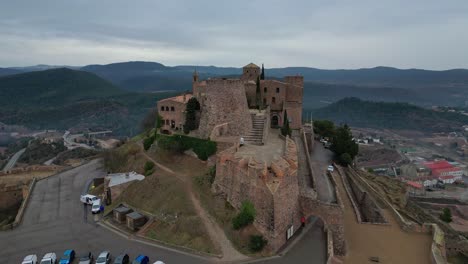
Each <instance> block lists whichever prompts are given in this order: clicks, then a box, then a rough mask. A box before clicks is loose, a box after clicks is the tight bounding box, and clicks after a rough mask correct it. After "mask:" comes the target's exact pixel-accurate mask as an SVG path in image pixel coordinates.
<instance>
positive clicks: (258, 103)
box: [255, 76, 263, 110]
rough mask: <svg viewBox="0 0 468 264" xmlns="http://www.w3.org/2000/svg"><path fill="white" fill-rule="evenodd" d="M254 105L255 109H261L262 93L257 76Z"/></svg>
mask: <svg viewBox="0 0 468 264" xmlns="http://www.w3.org/2000/svg"><path fill="white" fill-rule="evenodd" d="M255 106H256V107H257V109H260V110H261V109H263V101H262V94H261V92H260V77H258V76H257V90H256V91H255Z"/></svg>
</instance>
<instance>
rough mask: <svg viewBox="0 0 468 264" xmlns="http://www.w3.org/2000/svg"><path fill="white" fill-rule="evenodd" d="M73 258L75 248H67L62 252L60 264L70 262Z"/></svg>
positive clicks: (68, 263)
mask: <svg viewBox="0 0 468 264" xmlns="http://www.w3.org/2000/svg"><path fill="white" fill-rule="evenodd" d="M74 259H75V250H73V249H67V250H65V252H63V256H62V257H61V258H60V261H59V263H60V264H70V263H72V262H73V260H74Z"/></svg>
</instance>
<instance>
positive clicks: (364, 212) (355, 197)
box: [344, 175, 387, 223]
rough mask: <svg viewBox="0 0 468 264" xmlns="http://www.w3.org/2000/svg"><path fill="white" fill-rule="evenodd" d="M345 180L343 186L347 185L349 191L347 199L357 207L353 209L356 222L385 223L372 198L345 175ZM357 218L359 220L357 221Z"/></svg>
mask: <svg viewBox="0 0 468 264" xmlns="http://www.w3.org/2000/svg"><path fill="white" fill-rule="evenodd" d="M345 178H346V180H345V181H344V184H345V186H346V185H348V186H349V187H350V189H351V192H350V195H349V196H350V197H349V199H350V200H351V201H354V202H355V204H356V207H357V208H355V211H356V215H357V216H358V221H359V222H360V223H361V221H362V222H370V223H387V220H386V219H385V217H384V216H383V213H382V210H380V208H379V207H378V206H377V204H376V203H375V202H374V200H373V199H372V197H371V196H370V195H369V194H368V193H367V192H366V191H365V190H363V189H362V187H361V186H359V185H358V184H357V183H356V181H355V180H354V179H353V178H352V177H350V176H347V175H345ZM359 218H361V219H360V220H359Z"/></svg>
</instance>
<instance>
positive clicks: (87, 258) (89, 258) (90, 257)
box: [78, 252, 94, 264]
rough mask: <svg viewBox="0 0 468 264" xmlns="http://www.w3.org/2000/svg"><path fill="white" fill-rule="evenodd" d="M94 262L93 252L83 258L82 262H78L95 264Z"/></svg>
mask: <svg viewBox="0 0 468 264" xmlns="http://www.w3.org/2000/svg"><path fill="white" fill-rule="evenodd" d="M93 260H94V256H93V254H91V252H88V253H86V254H84V255H82V256H81V258H80V262H78V264H91V263H93Z"/></svg>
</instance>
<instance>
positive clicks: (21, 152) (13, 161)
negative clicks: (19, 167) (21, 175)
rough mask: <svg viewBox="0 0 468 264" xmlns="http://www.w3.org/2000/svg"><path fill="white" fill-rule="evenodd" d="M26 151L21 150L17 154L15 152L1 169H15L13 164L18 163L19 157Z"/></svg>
mask: <svg viewBox="0 0 468 264" xmlns="http://www.w3.org/2000/svg"><path fill="white" fill-rule="evenodd" d="M25 151H26V149H25V148H24V149H21V150H19V151H18V152H16V153H15V154H14V155H13V156H12V157H11V159H10V160H9V161H8V163H7V164H6V165H5V167H3V171H8V170H11V169H13V167H15V164H16V162H17V161H18V159H19V158H20V157H21V155H23V153H24V152H25Z"/></svg>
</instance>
